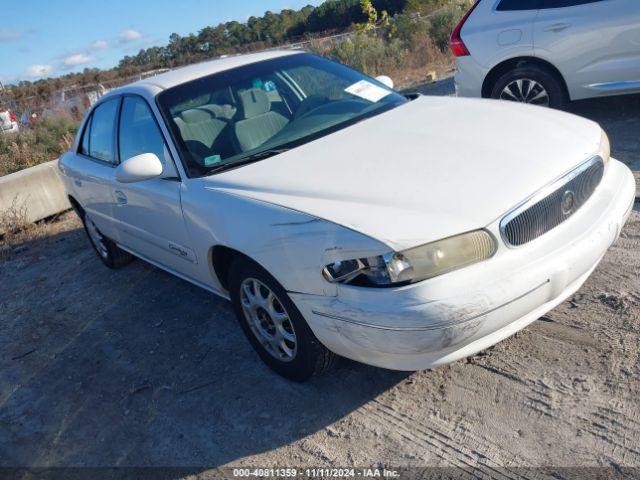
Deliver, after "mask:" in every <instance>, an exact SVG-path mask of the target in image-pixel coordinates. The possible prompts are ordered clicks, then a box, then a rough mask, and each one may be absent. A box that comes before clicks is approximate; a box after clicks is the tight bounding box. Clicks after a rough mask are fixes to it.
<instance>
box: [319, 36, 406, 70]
mask: <svg viewBox="0 0 640 480" xmlns="http://www.w3.org/2000/svg"><path fill="white" fill-rule="evenodd" d="M406 54H407V51H406V49H405V48H404V47H403V45H402V42H401V41H400V40H398V39H392V40H387V39H385V38H381V37H377V36H368V35H358V36H355V37H353V38H350V39H348V40H345V41H344V42H341V43H339V44H338V45H336V46H335V47H334V48H333V49H332V50H331V51H330V52H325V53H324V55H325V56H328V57H329V58H332V59H334V60H337V61H339V62H341V63H344V64H346V65H349V66H350V67H353V68H355V69H357V70H360V71H363V72H365V73H367V74H369V75H381V74H383V73H388V72H391V71H395V70H397V69H398V68H399V67H400V66H401V65H402V62H403V61H404V59H405V56H406Z"/></svg>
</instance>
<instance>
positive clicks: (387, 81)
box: [376, 75, 393, 90]
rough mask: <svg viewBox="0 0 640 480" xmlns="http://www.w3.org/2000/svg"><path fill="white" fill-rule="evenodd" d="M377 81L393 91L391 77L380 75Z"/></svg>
mask: <svg viewBox="0 0 640 480" xmlns="http://www.w3.org/2000/svg"><path fill="white" fill-rule="evenodd" d="M376 80H377V81H379V82H380V83H381V84H383V85H384V86H386V87H389V88H390V89H391V90H393V80H391V77H387V76H386V75H378V76H377V77H376Z"/></svg>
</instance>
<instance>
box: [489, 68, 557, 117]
mask: <svg viewBox="0 0 640 480" xmlns="http://www.w3.org/2000/svg"><path fill="white" fill-rule="evenodd" d="M491 98H495V99H499V100H508V101H512V102H520V103H529V104H531V105H539V106H541V107H551V108H562V107H563V106H564V104H565V102H566V100H567V99H566V95H565V93H564V88H563V87H562V84H561V82H560V81H559V80H558V79H557V77H556V75H554V74H553V73H551V72H550V71H549V70H547V69H545V68H542V67H539V66H537V65H523V66H520V67H517V68H515V69H513V70H511V71H509V72H507V73H505V74H504V75H502V76H501V77H500V78H499V79H498V80H497V81H496V83H495V84H494V86H493V89H492V91H491Z"/></svg>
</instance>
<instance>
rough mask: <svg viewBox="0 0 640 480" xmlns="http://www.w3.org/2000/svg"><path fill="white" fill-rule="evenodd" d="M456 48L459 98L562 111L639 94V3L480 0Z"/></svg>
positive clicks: (456, 37)
mask: <svg viewBox="0 0 640 480" xmlns="http://www.w3.org/2000/svg"><path fill="white" fill-rule="evenodd" d="M450 45H451V50H452V51H453V53H454V55H455V56H456V57H457V67H458V68H457V73H456V77H455V81H456V90H457V93H458V95H459V96H465V97H485V98H500V99H503V100H512V101H519V102H525V103H533V104H537V105H544V106H551V107H560V106H562V104H563V103H565V102H566V101H568V100H580V99H584V98H591V97H598V96H606V95H620V94H626V93H638V92H640V1H638V0H478V1H477V2H476V3H475V4H474V6H473V7H472V8H471V10H470V11H469V12H468V13H467V14H466V15H465V17H464V18H463V19H462V21H461V22H460V24H459V25H458V26H457V27H456V28H455V29H454V31H453V33H452V36H451V44H450Z"/></svg>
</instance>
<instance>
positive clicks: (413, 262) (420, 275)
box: [322, 230, 496, 287]
mask: <svg viewBox="0 0 640 480" xmlns="http://www.w3.org/2000/svg"><path fill="white" fill-rule="evenodd" d="M495 251H496V242H495V240H494V239H493V237H492V236H491V234H489V233H488V232H486V231H485V230H477V231H475V232H469V233H464V234H462V235H457V236H455V237H449V238H445V239H444V240H439V241H437V242H433V243H428V244H426V245H422V246H420V247H415V248H410V249H409V250H404V251H402V252H392V253H388V254H386V255H380V256H378V257H368V258H358V259H353V260H343V261H337V262H334V263H331V264H329V265H327V266H326V267H325V268H324V269H323V270H322V275H323V276H324V278H326V279H327V280H328V281H329V282H332V283H351V284H357V285H362V286H376V287H390V286H396V285H402V284H407V283H414V282H419V281H421V280H426V279H428V278H433V277H437V276H438V275H442V274H444V273H447V272H451V271H452V270H457V269H459V268H463V267H466V266H469V265H472V264H474V263H478V262H481V261H483V260H486V259H488V258H491V257H492V256H493V254H494V253H495Z"/></svg>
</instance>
